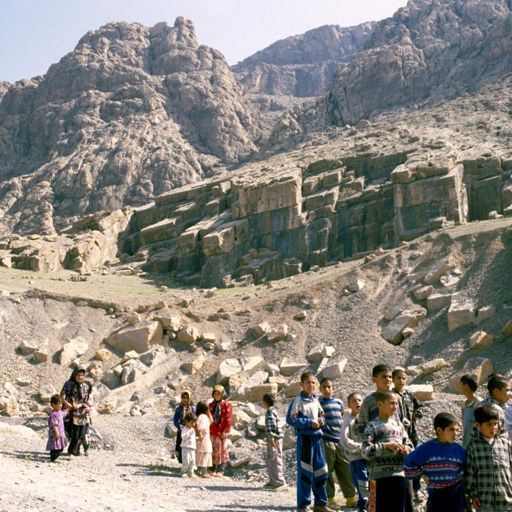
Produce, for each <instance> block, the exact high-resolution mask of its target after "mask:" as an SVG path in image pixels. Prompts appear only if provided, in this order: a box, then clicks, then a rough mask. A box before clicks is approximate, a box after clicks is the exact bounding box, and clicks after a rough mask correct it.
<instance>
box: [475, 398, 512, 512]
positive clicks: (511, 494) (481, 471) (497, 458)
mask: <svg viewBox="0 0 512 512" xmlns="http://www.w3.org/2000/svg"><path fill="white" fill-rule="evenodd" d="M499 420H500V418H499V413H498V411H497V410H496V408H495V407H492V406H490V405H484V406H481V407H477V408H476V409H475V426H476V428H477V431H478V432H477V434H476V435H475V436H474V437H473V438H472V439H471V441H470V442H469V445H468V463H467V470H466V486H467V491H468V494H469V497H470V498H471V503H472V505H473V507H474V508H475V509H476V510H477V511H479V512H510V511H512V476H511V467H512V445H511V443H510V440H509V439H508V438H507V436H506V435H505V434H501V433H499V432H500V426H499Z"/></svg>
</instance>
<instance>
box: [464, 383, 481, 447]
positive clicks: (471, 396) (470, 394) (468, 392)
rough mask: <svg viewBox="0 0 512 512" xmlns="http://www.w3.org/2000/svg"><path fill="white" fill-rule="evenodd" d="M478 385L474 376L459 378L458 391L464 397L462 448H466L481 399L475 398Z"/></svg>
mask: <svg viewBox="0 0 512 512" xmlns="http://www.w3.org/2000/svg"><path fill="white" fill-rule="evenodd" d="M477 389H478V383H477V381H476V378H475V376H474V375H469V374H466V375H463V376H462V377H461V378H460V391H461V393H462V394H463V395H464V396H465V397H466V401H465V402H464V405H463V406H462V446H464V448H467V447H468V444H469V441H470V439H471V435H472V432H473V427H474V424H475V409H476V408H477V407H478V404H479V403H480V401H481V399H480V398H479V397H478V396H476V390H477Z"/></svg>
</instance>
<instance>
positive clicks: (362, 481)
mask: <svg viewBox="0 0 512 512" xmlns="http://www.w3.org/2000/svg"><path fill="white" fill-rule="evenodd" d="M350 470H351V472H352V480H353V482H354V486H355V488H356V490H357V494H358V496H359V501H358V502H357V508H358V509H359V510H364V509H365V508H367V506H368V499H369V495H370V492H369V486H368V466H367V464H366V461H365V460H364V459H358V460H353V461H351V462H350Z"/></svg>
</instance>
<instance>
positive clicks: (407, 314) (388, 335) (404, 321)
mask: <svg viewBox="0 0 512 512" xmlns="http://www.w3.org/2000/svg"><path fill="white" fill-rule="evenodd" d="M426 314H427V312H426V310H424V309H423V308H420V309H416V310H407V311H403V312H402V313H400V314H399V315H398V316H397V317H396V318H394V319H393V320H391V322H390V323H389V324H388V325H387V326H386V327H384V328H383V329H382V337H383V338H384V339H385V340H387V341H389V342H390V343H392V344H393V345H399V344H400V343H401V342H402V340H403V338H404V336H403V330H404V329H406V328H407V327H409V328H413V327H416V326H417V325H418V324H419V323H420V321H421V320H422V319H423V318H425V316H426Z"/></svg>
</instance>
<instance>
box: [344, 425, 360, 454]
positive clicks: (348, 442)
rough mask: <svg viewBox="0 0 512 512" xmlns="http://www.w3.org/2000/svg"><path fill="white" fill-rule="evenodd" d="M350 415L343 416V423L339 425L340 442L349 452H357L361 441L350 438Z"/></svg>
mask: <svg viewBox="0 0 512 512" xmlns="http://www.w3.org/2000/svg"><path fill="white" fill-rule="evenodd" d="M350 419H351V417H350V416H345V417H344V418H343V423H342V425H341V432H340V444H341V446H343V448H345V449H346V450H347V451H348V452H349V453H357V452H361V443H358V442H357V441H354V440H353V439H350V433H349V429H350Z"/></svg>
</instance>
